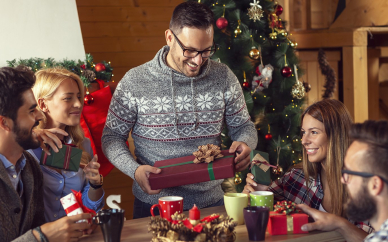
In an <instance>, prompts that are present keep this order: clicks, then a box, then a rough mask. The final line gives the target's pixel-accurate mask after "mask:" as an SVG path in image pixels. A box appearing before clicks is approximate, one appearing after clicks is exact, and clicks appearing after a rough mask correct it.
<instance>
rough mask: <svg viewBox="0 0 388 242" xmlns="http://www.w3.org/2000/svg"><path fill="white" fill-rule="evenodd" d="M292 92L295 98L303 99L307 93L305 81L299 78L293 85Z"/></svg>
mask: <svg viewBox="0 0 388 242" xmlns="http://www.w3.org/2000/svg"><path fill="white" fill-rule="evenodd" d="M291 94H292V97H293V98H297V99H302V98H303V97H304V96H305V95H306V91H305V89H304V86H303V83H302V82H300V81H299V80H298V81H297V82H296V83H295V85H294V86H293V87H292V90H291Z"/></svg>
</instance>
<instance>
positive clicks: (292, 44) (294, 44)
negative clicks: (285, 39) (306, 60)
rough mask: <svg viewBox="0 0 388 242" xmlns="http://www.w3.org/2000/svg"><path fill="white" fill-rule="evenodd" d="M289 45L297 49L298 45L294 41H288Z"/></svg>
mask: <svg viewBox="0 0 388 242" xmlns="http://www.w3.org/2000/svg"><path fill="white" fill-rule="evenodd" d="M290 45H291V47H297V46H298V43H296V42H295V41H292V40H291V41H290Z"/></svg>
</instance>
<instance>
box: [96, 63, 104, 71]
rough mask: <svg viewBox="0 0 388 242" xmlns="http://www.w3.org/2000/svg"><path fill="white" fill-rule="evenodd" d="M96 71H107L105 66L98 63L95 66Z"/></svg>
mask: <svg viewBox="0 0 388 242" xmlns="http://www.w3.org/2000/svg"><path fill="white" fill-rule="evenodd" d="M94 69H96V71H97V72H100V71H105V65H104V64H102V63H97V64H96V65H95V66H94Z"/></svg>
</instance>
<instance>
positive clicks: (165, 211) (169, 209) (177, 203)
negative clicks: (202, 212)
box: [150, 196, 183, 219]
mask: <svg viewBox="0 0 388 242" xmlns="http://www.w3.org/2000/svg"><path fill="white" fill-rule="evenodd" d="M155 207H158V208H159V213H160V217H162V218H165V219H170V218H171V215H174V214H175V213H176V212H178V213H179V214H180V213H182V212H183V197H178V196H167V197H161V198H159V204H154V205H152V207H151V210H150V211H151V215H152V217H155V215H154V208H155Z"/></svg>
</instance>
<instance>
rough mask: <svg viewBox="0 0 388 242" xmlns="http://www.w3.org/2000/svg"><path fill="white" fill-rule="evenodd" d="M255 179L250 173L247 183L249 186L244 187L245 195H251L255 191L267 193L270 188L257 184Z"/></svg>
mask: <svg viewBox="0 0 388 242" xmlns="http://www.w3.org/2000/svg"><path fill="white" fill-rule="evenodd" d="M254 178H255V177H254V176H253V175H252V173H248V175H247V178H246V180H245V181H246V182H247V184H246V185H245V187H244V190H243V193H245V194H249V193H251V192H254V191H267V189H268V186H266V185H261V184H257V183H256V182H255V181H254V180H253V179H254Z"/></svg>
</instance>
